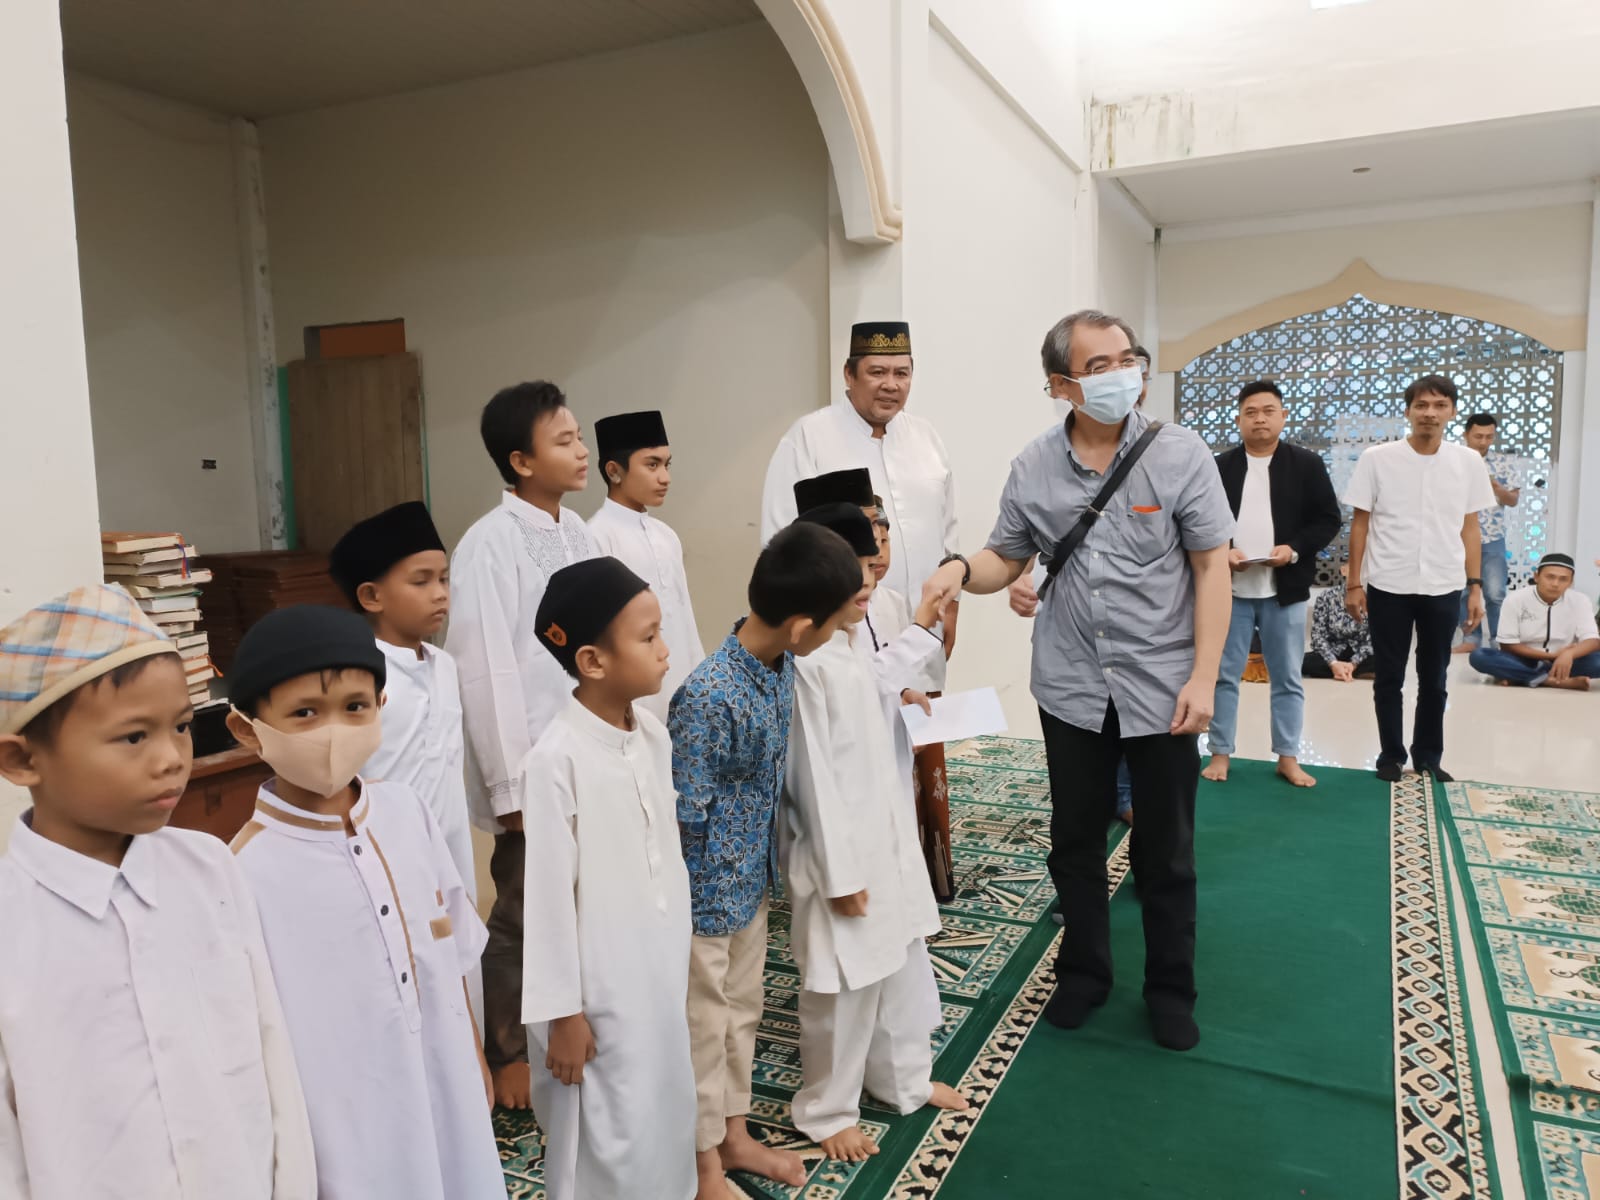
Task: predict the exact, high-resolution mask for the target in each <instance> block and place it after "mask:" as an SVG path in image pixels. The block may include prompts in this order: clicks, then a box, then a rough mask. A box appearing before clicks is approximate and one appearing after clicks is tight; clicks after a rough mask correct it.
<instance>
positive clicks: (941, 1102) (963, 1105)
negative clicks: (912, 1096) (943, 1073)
mask: <svg viewBox="0 0 1600 1200" xmlns="http://www.w3.org/2000/svg"><path fill="white" fill-rule="evenodd" d="M928 1103H929V1104H931V1105H932V1106H933V1107H934V1108H942V1109H944V1111H945V1112H966V1111H967V1109H969V1108H971V1107H972V1106H971V1105H970V1104H969V1103H967V1098H966V1097H965V1096H963V1095H962V1094H961V1093H960V1092H958V1091H956V1090H955V1088H953V1087H951V1086H950V1085H949V1084H948V1083H940V1082H939V1081H938V1080H937V1079H935V1080H934V1081H933V1095H931V1096H929V1097H928Z"/></svg>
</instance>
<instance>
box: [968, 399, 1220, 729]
mask: <svg viewBox="0 0 1600 1200" xmlns="http://www.w3.org/2000/svg"><path fill="white" fill-rule="evenodd" d="M1149 424H1150V419H1149V418H1148V417H1147V416H1145V415H1144V414H1143V413H1142V412H1135V413H1134V414H1133V415H1132V416H1130V417H1129V418H1128V420H1127V423H1126V424H1125V425H1124V426H1123V430H1122V440H1121V442H1120V443H1119V444H1118V446H1117V450H1116V454H1115V455H1114V456H1113V457H1112V460H1111V464H1112V465H1111V466H1110V467H1108V468H1107V473H1109V472H1110V471H1112V470H1115V469H1116V464H1117V463H1118V462H1120V461H1121V459H1122V457H1123V456H1124V455H1125V454H1127V453H1128V451H1129V450H1130V449H1132V448H1133V443H1134V442H1135V441H1136V440H1138V438H1139V435H1140V434H1142V433H1143V432H1144V431H1145V428H1146V426H1148V425H1149ZM1104 484H1105V478H1104V477H1103V476H1102V475H1101V473H1100V472H1098V471H1093V470H1090V469H1089V468H1088V467H1086V466H1084V464H1083V463H1082V461H1080V460H1079V458H1078V455H1077V453H1076V452H1075V451H1074V450H1073V449H1072V443H1071V442H1070V441H1069V440H1068V438H1067V427H1066V424H1065V423H1063V424H1060V425H1057V426H1055V428H1053V429H1050V430H1047V431H1046V432H1045V433H1044V434H1042V435H1040V436H1039V437H1037V438H1035V439H1034V440H1033V441H1032V442H1031V443H1029V445H1028V446H1027V447H1025V448H1024V449H1023V451H1022V453H1021V454H1019V455H1017V457H1016V458H1015V459H1013V460H1012V463H1011V477H1010V478H1009V479H1008V480H1006V487H1005V491H1004V492H1003V493H1002V494H1001V497H1000V516H999V519H998V520H996V522H995V526H994V532H992V533H991V534H990V535H989V549H991V550H993V551H994V552H995V553H996V554H999V555H1000V556H1001V557H1003V558H1009V559H1013V560H1026V559H1027V558H1028V557H1030V556H1031V555H1033V554H1034V553H1036V552H1037V553H1040V554H1042V555H1044V556H1045V557H1048V556H1049V555H1050V553H1051V551H1052V550H1054V549H1055V545H1056V542H1057V541H1059V540H1060V539H1061V537H1062V536H1063V535H1064V534H1065V533H1066V532H1067V530H1069V529H1071V528H1072V526H1073V525H1074V524H1076V523H1077V520H1078V517H1079V515H1080V514H1082V512H1083V511H1084V509H1085V508H1087V507H1088V506H1089V504H1090V502H1091V501H1093V499H1094V498H1095V495H1096V494H1097V493H1098V492H1099V490H1100V488H1101V487H1102V486H1103V485H1104ZM1233 530H1234V518H1233V510H1232V509H1231V508H1229V507H1228V497H1227V495H1226V494H1225V493H1224V492H1223V490H1222V476H1220V475H1219V474H1217V466H1216V462H1215V461H1214V460H1213V459H1212V457H1211V451H1210V450H1209V449H1208V448H1207V446H1206V444H1205V443H1204V442H1203V441H1201V440H1200V437H1199V435H1198V434H1196V433H1195V432H1194V431H1193V430H1190V429H1184V428H1183V427H1182V426H1179V425H1168V426H1166V427H1165V428H1163V429H1162V430H1161V432H1160V433H1159V434H1157V435H1156V439H1155V441H1154V442H1152V443H1151V444H1150V445H1149V446H1148V447H1147V448H1146V449H1145V452H1144V454H1143V456H1142V457H1141V458H1140V459H1139V461H1138V462H1137V463H1135V464H1134V467H1133V470H1132V471H1130V472H1129V473H1128V477H1127V479H1125V480H1123V483H1122V487H1121V488H1120V489H1118V491H1117V494H1116V495H1115V496H1114V497H1113V498H1112V499H1111V500H1110V501H1109V502H1108V504H1107V505H1106V512H1105V515H1104V516H1103V517H1101V518H1100V519H1099V520H1097V521H1096V522H1095V523H1094V524H1093V525H1091V526H1090V527H1089V535H1088V536H1087V537H1086V538H1084V540H1083V541H1082V542H1081V543H1080V544H1079V546H1078V548H1077V549H1076V550H1075V551H1073V554H1072V557H1071V558H1070V559H1068V560H1067V562H1066V565H1065V566H1064V567H1062V569H1061V573H1060V575H1059V576H1057V578H1056V581H1055V583H1054V584H1052V585H1051V587H1050V590H1049V592H1048V593H1046V595H1045V596H1044V598H1043V600H1042V601H1041V602H1040V607H1039V613H1038V616H1037V617H1036V619H1035V621H1034V626H1033V697H1034V699H1035V700H1037V701H1038V702H1039V707H1040V708H1042V709H1044V710H1045V711H1046V712H1048V713H1050V714H1051V715H1052V716H1054V717H1056V718H1057V719H1058V720H1061V721H1065V722H1066V723H1067V724H1068V725H1074V726H1076V727H1077V728H1079V729H1087V730H1091V731H1093V732H1095V733H1098V732H1100V728H1101V726H1102V724H1103V723H1104V721H1105V715H1106V705H1107V702H1108V701H1110V700H1115V701H1116V705H1117V717H1118V720H1119V723H1120V725H1121V728H1122V736H1123V737H1147V736H1150V735H1152V734H1158V733H1166V732H1168V730H1169V729H1170V728H1171V725H1172V715H1173V712H1174V711H1175V710H1176V708H1177V703H1178V692H1179V690H1180V689H1182V687H1183V685H1184V682H1185V681H1186V680H1187V679H1188V678H1189V675H1190V673H1191V672H1192V671H1193V670H1194V573H1193V571H1192V570H1191V569H1190V567H1189V558H1188V553H1189V552H1190V551H1194V550H1214V549H1216V547H1218V546H1223V545H1226V544H1227V542H1228V539H1229V538H1231V537H1232V536H1233Z"/></svg>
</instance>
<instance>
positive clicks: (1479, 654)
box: [1470, 647, 1600, 687]
mask: <svg viewBox="0 0 1600 1200" xmlns="http://www.w3.org/2000/svg"><path fill="white" fill-rule="evenodd" d="M1470 661H1471V663H1472V669H1473V670H1474V671H1477V672H1478V673H1479V674H1481V675H1488V676H1490V677H1491V678H1494V679H1504V680H1506V681H1507V682H1509V683H1515V684H1519V685H1521V686H1522V687H1527V686H1528V684H1530V683H1532V682H1533V681H1534V680H1535V679H1539V678H1540V676H1543V675H1548V674H1549V673H1550V664H1549V663H1547V662H1535V661H1534V660H1533V659H1531V658H1523V657H1522V656H1521V655H1520V654H1512V653H1511V652H1510V651H1509V650H1501V649H1499V648H1498V647H1497V648H1494V649H1489V648H1487V647H1480V648H1479V649H1477V650H1474V651H1473V652H1472V658H1471V660H1470ZM1572 674H1573V677H1574V678H1576V677H1577V676H1579V675H1582V676H1583V677H1584V678H1585V679H1600V651H1597V652H1596V653H1594V654H1585V655H1584V656H1583V657H1582V658H1576V659H1573V660H1572Z"/></svg>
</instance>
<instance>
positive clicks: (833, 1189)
mask: <svg viewBox="0 0 1600 1200" xmlns="http://www.w3.org/2000/svg"><path fill="white" fill-rule="evenodd" d="M946 761H947V767H948V774H949V781H950V796H951V803H950V824H951V842H952V846H953V850H954V857H955V864H956V877H957V889H956V895H955V898H954V900H953V901H952V902H951V903H950V904H948V905H945V906H944V908H943V909H942V915H943V918H944V929H943V931H942V932H941V933H940V934H939V936H938V937H936V938H934V939H933V940H932V941H930V942H929V945H928V950H929V956H930V957H931V959H932V961H933V967H934V972H935V974H936V975H937V977H938V981H939V990H940V995H941V998H942V1000H943V1009H944V1024H943V1025H942V1026H941V1028H940V1029H938V1030H937V1031H936V1032H935V1034H934V1048H935V1053H936V1058H935V1061H934V1074H935V1077H936V1078H938V1079H941V1080H944V1081H946V1082H948V1083H951V1084H953V1085H954V1086H956V1087H957V1088H958V1089H959V1090H960V1091H961V1092H962V1094H963V1095H965V1096H966V1097H967V1099H968V1100H969V1101H970V1102H971V1104H972V1107H971V1108H970V1109H969V1110H968V1111H967V1112H964V1113H944V1114H939V1113H935V1112H933V1111H932V1110H923V1111H922V1112H918V1113H913V1114H911V1115H909V1116H899V1115H897V1114H894V1113H891V1112H887V1111H885V1110H883V1109H881V1108H880V1107H878V1106H877V1104H876V1102H875V1101H874V1100H873V1099H872V1097H870V1096H865V1097H863V1100H864V1107H863V1121H862V1123H863V1125H864V1126H865V1127H866V1129H867V1130H868V1132H869V1133H871V1134H872V1135H873V1137H874V1138H876V1139H877V1141H878V1144H879V1147H880V1153H879V1154H878V1155H876V1156H875V1157H874V1158H872V1159H871V1160H869V1161H868V1162H866V1163H862V1164H847V1163H835V1162H829V1161H828V1160H827V1159H826V1158H825V1157H824V1156H823V1155H822V1153H821V1151H820V1150H818V1149H817V1148H816V1147H815V1146H814V1145H812V1144H811V1143H810V1142H809V1141H808V1140H807V1139H806V1138H805V1137H804V1136H803V1135H802V1134H800V1133H798V1132H797V1131H796V1130H795V1129H794V1127H793V1126H792V1125H791V1124H790V1123H789V1101H790V1098H791V1097H792V1096H793V1095H794V1093H795V1092H796V1091H797V1090H798V1089H799V1086H800V1060H799V1043H798V1035H799V1029H798V1025H797V1021H796V1017H795V1011H796V1009H795V1006H796V989H797V988H798V985H799V979H798V976H797V973H796V970H795V966H794V959H793V957H792V955H791V953H790V950H789V912H788V908H787V906H786V904H785V903H783V902H782V901H781V900H779V901H778V902H776V903H775V904H774V905H773V909H772V917H771V932H770V937H769V942H768V948H767V969H766V1011H765V1013H764V1015H763V1018H762V1022H761V1029H760V1032H759V1034H758V1038H757V1044H756V1069H755V1096H756V1098H755V1111H754V1112H753V1113H752V1114H751V1118H750V1126H751V1129H752V1131H754V1132H755V1133H756V1135H757V1136H758V1137H760V1138H762V1139H763V1140H765V1141H766V1142H767V1144H769V1145H775V1146H780V1147H783V1148H785V1149H792V1150H795V1151H797V1152H798V1153H799V1154H800V1155H801V1157H802V1158H803V1159H804V1160H805V1163H806V1168H807V1172H808V1177H807V1181H806V1183H805V1185H804V1186H803V1187H800V1188H788V1187H783V1186H781V1185H778V1184H773V1183H769V1182H767V1181H765V1180H758V1179H755V1178H752V1177H748V1176H743V1175H739V1176H734V1177H733V1184H734V1192H735V1194H736V1195H742V1196H744V1197H746V1198H748V1200H874V1198H876V1197H884V1196H893V1197H903V1198H907V1200H911V1198H917V1197H927V1196H932V1195H933V1194H934V1193H935V1192H936V1191H937V1190H938V1188H939V1184H940V1182H941V1181H942V1180H943V1178H944V1176H945V1174H946V1172H947V1171H948V1170H949V1168H950V1165H951V1163H953V1162H954V1160H955V1156H956V1154H957V1153H958V1151H959V1149H960V1146H961V1144H962V1142H963V1140H964V1139H965V1138H966V1136H967V1135H968V1134H969V1133H970V1132H971V1130H972V1128H973V1126H974V1125H975V1124H976V1123H977V1120H978V1118H979V1116H981V1115H982V1112H983V1107H984V1104H985V1103H986V1101H987V1100H988V1099H989V1097H990V1096H992V1095H993V1093H994V1091H995V1089H996V1088H997V1087H998V1086H999V1084H1000V1081H1001V1079H1003V1078H1004V1076H1005V1073H1006V1071H1007V1069H1008V1068H1009V1066H1010V1064H1011V1061H1012V1059H1013V1058H1014V1057H1015V1056H1016V1053H1017V1051H1018V1050H1019V1049H1020V1048H1021V1046H1022V1043H1023V1041H1024V1040H1025V1039H1026V1037H1027V1035H1028V1032H1029V1030H1030V1029H1031V1028H1032V1027H1033V1024H1034V1022H1035V1021H1036V1020H1037V1018H1038V1016H1039V1013H1040V1011H1041V1010H1042V1009H1043V1007H1044V1002H1045V1001H1046V1000H1047V999H1048V998H1049V995H1050V990H1051V986H1052V984H1051V976H1052V972H1051V961H1052V959H1051V955H1050V951H1051V947H1052V945H1053V943H1054V941H1055V935H1056V926H1055V925H1054V923H1053V922H1052V921H1051V920H1050V918H1049V915H1048V913H1049V907H1050V904H1051V902H1052V900H1053V898H1054V891H1053V889H1052V887H1051V885H1050V878H1049V875H1048V873H1047V872H1046V870H1045V864H1044V859H1045V854H1046V853H1047V852H1048V850H1049V821H1050V792H1049V786H1048V783H1047V782H1046V779H1045V764H1044V747H1043V745H1042V744H1041V743H1039V742H1032V741H1020V740H1015V739H1008V738H980V739H977V740H975V741H972V742H965V743H962V744H960V745H957V746H952V747H950V748H949V751H948V755H947V760H946ZM1119 828H1120V827H1119ZM1126 872H1127V847H1126V843H1125V842H1123V843H1121V844H1119V845H1118V846H1117V847H1116V849H1115V851H1114V852H1113V853H1112V855H1111V859H1110V876H1111V887H1112V889H1113V890H1115V888H1116V887H1117V885H1118V884H1119V883H1120V882H1121V880H1122V878H1123V876H1124V875H1125V874H1126ZM495 1133H496V1135H497V1137H498V1140H499V1145H500V1157H501V1161H502V1162H503V1163H504V1164H505V1171H506V1183H507V1187H508V1191H509V1194H510V1196H511V1197H513V1198H514V1200H542V1198H543V1197H544V1195H545V1192H544V1185H543V1181H542V1176H541V1173H540V1155H541V1153H542V1135H541V1134H540V1132H539V1129H538V1125H537V1123H536V1122H535V1121H534V1120H533V1119H532V1117H531V1116H530V1115H528V1114H526V1113H511V1112H507V1111H505V1110H500V1111H498V1112H496V1114H495Z"/></svg>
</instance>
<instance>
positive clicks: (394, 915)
mask: <svg viewBox="0 0 1600 1200" xmlns="http://www.w3.org/2000/svg"><path fill="white" fill-rule="evenodd" d="M386 676H387V660H386V659H385V658H384V656H383V654H382V652H381V651H379V649H378V647H377V645H376V643H375V642H374V641H373V637H372V633H371V631H370V630H368V628H367V626H366V622H364V621H363V620H362V619H361V618H360V617H358V616H356V615H355V614H354V613H351V612H345V611H342V610H340V609H336V608H325V607H321V606H315V605H301V606H297V607H293V608H283V609H279V610H277V611H276V612H273V613H270V614H268V615H267V616H266V617H264V618H262V619H261V620H260V621H258V622H256V624H255V625H254V626H252V627H251V628H250V630H249V632H248V633H246V634H245V636H244V638H243V639H242V640H241V641H240V643H239V649H238V652H237V653H236V655H235V657H234V661H233V665H232V668H231V669H230V672H229V678H228V688H229V699H230V701H231V702H232V704H233V711H232V712H230V713H229V714H228V728H229V729H230V730H231V731H232V732H233V734H234V736H235V737H237V738H238V739H239V741H240V742H241V743H242V744H244V745H245V746H248V747H249V748H250V749H252V750H254V751H255V752H256V753H258V754H259V755H260V756H261V757H262V758H263V759H264V760H265V761H266V763H267V765H268V766H270V767H271V768H272V769H273V771H274V772H275V773H276V774H275V776H274V778H272V779H269V780H268V781H267V782H266V783H265V784H263V785H262V787H261V790H260V792H259V793H258V795H257V799H256V810H255V814H254V817H253V819H252V820H251V821H249V822H248V823H247V824H246V825H245V826H244V828H243V829H241V830H240V831H239V834H238V836H237V837H235V838H234V840H233V852H234V856H235V858H236V860H237V861H238V864H239V867H240V869H241V870H242V871H243V872H244V875H245V878H246V879H248V880H249V882H250V885H251V888H252V889H253V890H254V892H255V896H256V903H257V905H258V906H259V908H260V911H261V925H262V930H263V932H264V933H265V935H266V945H267V953H268V954H269V955H270V956H271V959H272V964H273V971H274V973H275V974H276V975H277V978H278V987H279V992H280V993H281V995H282V997H283V1009H284V1015H285V1017H286V1018H287V1021H288V1026H289V1035H290V1037H291V1038H292V1040H293V1042H294V1049H295V1058H296V1061H297V1062H298V1064H299V1068H300V1077H301V1081H302V1083H303V1085H304V1088H305V1096H306V1108H307V1110H308V1111H309V1113H310V1116H311V1133H312V1137H313V1139H314V1140H315V1143H316V1159H317V1181H318V1186H319V1189H320V1193H321V1195H322V1196H324V1197H327V1198H329V1200H338V1198H339V1197H346V1196H348V1197H358V1196H360V1197H366V1196H373V1197H377V1196H403V1197H405V1198H406V1200H501V1198H503V1197H504V1196H505V1188H506V1185H505V1176H504V1174H503V1173H502V1171H501V1168H500V1155H499V1152H498V1151H497V1149H496V1147H495V1141H494V1127H493V1124H492V1122H491V1120H490V1115H489V1103H490V1088H489V1071H488V1067H487V1065H486V1064H485V1063H484V1060H483V1050H482V1043H481V1041H480V1039H479V1037H478V1031H477V1030H476V1029H475V1028H474V1026H473V1020H472V1015H471V1012H470V1007H469V1004H468V1001H467V987H466V979H467V975H468V974H469V972H470V971H471V969H472V967H473V964H474V963H475V962H476V961H477V958H478V955H479V953H480V952H481V951H482V948H483V942H484V928H483V923H482V922H481V921H480V920H479V919H478V914H477V912H476V911H475V910H474V909H473V906H472V904H471V902H470V901H469V900H468V898H467V892H466V888H465V887H464V886H463V885H462V882H461V877H460V875H459V874H458V873H457V871H456V868H455V863H454V862H453V861H452V859H451V857H450V851H449V849H448V847H447V846H446V845H445V841H444V838H443V836H442V835H441V834H440V832H439V826H438V823H437V822H436V821H435V820H434V819H433V814H432V813H431V812H430V811H429V809H428V806H427V804H426V803H424V802H423V800H422V798H421V797H419V796H418V795H417V794H416V793H415V792H414V791H412V790H411V789H410V788H409V787H407V786H406V785H405V784H402V783H377V782H370V781H367V780H364V779H362V778H361V776H360V775H359V774H358V772H359V771H360V769H361V767H362V765H363V764H364V763H365V762H366V761H367V760H368V759H369V758H370V757H371V756H372V754H373V752H374V751H375V750H377V748H378V745H379V742H380V741H381V740H382V736H383V731H382V726H381V723H380V719H379V708H380V699H379V698H380V696H381V695H382V692H383V685H384V681H385V679H386Z"/></svg>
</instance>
